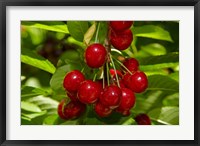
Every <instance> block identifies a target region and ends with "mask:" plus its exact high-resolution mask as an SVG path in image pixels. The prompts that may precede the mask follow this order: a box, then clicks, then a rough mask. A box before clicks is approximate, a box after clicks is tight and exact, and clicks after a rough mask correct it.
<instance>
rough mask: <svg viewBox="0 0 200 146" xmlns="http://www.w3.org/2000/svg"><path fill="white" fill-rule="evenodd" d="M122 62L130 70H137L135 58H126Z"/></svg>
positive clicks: (137, 64) (137, 65) (137, 63)
mask: <svg viewBox="0 0 200 146" xmlns="http://www.w3.org/2000/svg"><path fill="white" fill-rule="evenodd" d="M123 64H124V66H125V67H126V68H127V69H128V70H130V71H131V72H133V71H137V70H138V67H139V62H138V61H137V60H136V59H135V58H127V59H126V60H125V61H124V63H123Z"/></svg>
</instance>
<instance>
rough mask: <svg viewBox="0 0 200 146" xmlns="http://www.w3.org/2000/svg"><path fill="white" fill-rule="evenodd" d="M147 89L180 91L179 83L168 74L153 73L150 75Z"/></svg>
mask: <svg viewBox="0 0 200 146" xmlns="http://www.w3.org/2000/svg"><path fill="white" fill-rule="evenodd" d="M148 82H149V85H148V88H147V90H161V91H166V92H179V83H178V82H177V81H176V80H173V79H171V78H170V77H168V76H163V75H152V76H149V77H148Z"/></svg>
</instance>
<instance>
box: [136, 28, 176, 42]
mask: <svg viewBox="0 0 200 146" xmlns="http://www.w3.org/2000/svg"><path fill="white" fill-rule="evenodd" d="M132 30H133V34H134V35H135V36H137V37H146V38H152V39H158V40H165V41H169V42H173V40H172V38H171V36H170V33H169V32H168V31H166V30H164V29H163V28H161V27H159V26H155V25H144V26H137V27H133V28H132Z"/></svg>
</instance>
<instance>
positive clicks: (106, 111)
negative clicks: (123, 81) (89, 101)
mask: <svg viewBox="0 0 200 146" xmlns="http://www.w3.org/2000/svg"><path fill="white" fill-rule="evenodd" d="M94 110H95V112H96V113H97V115H98V116H100V117H108V116H109V115H110V114H111V113H112V110H111V109H110V108H108V107H106V106H104V105H103V104H101V103H100V102H97V103H96V104H95V107H94Z"/></svg>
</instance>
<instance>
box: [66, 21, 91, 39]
mask: <svg viewBox="0 0 200 146" xmlns="http://www.w3.org/2000/svg"><path fill="white" fill-rule="evenodd" d="M67 26H68V29H69V32H70V34H71V36H72V37H73V38H74V39H76V40H78V41H80V42H82V41H83V39H84V34H85V33H86V32H87V30H88V22H87V21H68V22H67Z"/></svg>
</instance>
